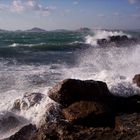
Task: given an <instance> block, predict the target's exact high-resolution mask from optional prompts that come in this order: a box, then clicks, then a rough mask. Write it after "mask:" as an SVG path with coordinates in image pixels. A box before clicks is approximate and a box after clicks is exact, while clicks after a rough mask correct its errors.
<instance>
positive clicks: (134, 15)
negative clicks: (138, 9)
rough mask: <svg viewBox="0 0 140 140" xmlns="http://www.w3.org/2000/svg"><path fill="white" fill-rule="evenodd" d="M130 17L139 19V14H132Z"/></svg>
mask: <svg viewBox="0 0 140 140" xmlns="http://www.w3.org/2000/svg"><path fill="white" fill-rule="evenodd" d="M132 17H134V18H136V19H140V14H133V15H132Z"/></svg>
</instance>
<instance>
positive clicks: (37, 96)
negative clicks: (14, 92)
mask: <svg viewBox="0 0 140 140" xmlns="http://www.w3.org/2000/svg"><path fill="white" fill-rule="evenodd" d="M43 98H44V95H43V94H41V93H25V94H24V96H23V98H22V99H17V100H15V102H14V105H13V108H12V110H19V111H20V110H21V109H22V110H27V109H28V108H30V107H32V106H34V105H35V104H39V103H40V101H41V100H42V99H43Z"/></svg>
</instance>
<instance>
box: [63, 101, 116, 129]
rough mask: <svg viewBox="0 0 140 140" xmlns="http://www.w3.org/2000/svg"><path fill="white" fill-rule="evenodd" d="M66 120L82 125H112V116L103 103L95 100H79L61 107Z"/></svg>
mask: <svg viewBox="0 0 140 140" xmlns="http://www.w3.org/2000/svg"><path fill="white" fill-rule="evenodd" d="M63 114H64V116H65V118H66V119H67V120H69V121H70V122H71V123H73V124H80V125H84V126H94V127H97V126H112V127H113V126H114V116H113V114H111V113H110V109H109V108H108V106H106V105H105V104H103V103H100V102H95V101H92V102H90V101H80V102H76V103H73V104H72V105H70V106H69V107H67V108H65V109H63Z"/></svg>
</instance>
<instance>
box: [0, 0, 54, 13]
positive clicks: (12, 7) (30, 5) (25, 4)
mask: <svg viewBox="0 0 140 140" xmlns="http://www.w3.org/2000/svg"><path fill="white" fill-rule="evenodd" d="M55 9H56V7H55V6H44V5H41V4H39V3H37V2H36V1H35V0H24V1H23V0H13V1H12V3H11V4H9V5H6V4H0V10H1V11H9V12H16V13H21V12H25V11H35V12H40V13H41V14H42V15H49V14H50V13H51V12H52V11H53V10H55Z"/></svg>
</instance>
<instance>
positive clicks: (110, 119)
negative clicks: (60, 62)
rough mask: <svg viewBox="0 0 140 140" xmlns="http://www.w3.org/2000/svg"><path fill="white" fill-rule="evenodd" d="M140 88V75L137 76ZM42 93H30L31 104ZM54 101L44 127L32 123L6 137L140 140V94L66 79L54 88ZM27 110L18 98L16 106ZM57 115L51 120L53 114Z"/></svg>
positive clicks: (17, 139) (51, 93)
mask: <svg viewBox="0 0 140 140" xmlns="http://www.w3.org/2000/svg"><path fill="white" fill-rule="evenodd" d="M133 82H134V83H135V84H136V85H137V86H138V87H140V86H139V85H140V84H139V83H140V75H136V76H135V77H134V78H133ZM42 96H43V95H42V94H40V93H32V94H26V95H25V96H24V98H28V101H29V102H30V105H31V106H33V105H34V102H40V100H41V99H42ZM48 96H49V97H50V98H51V99H52V100H54V101H55V102H56V103H57V104H58V108H55V106H54V105H53V104H52V105H51V106H50V108H49V110H47V111H49V115H48V113H47V112H46V114H45V115H46V116H45V121H44V123H43V124H41V125H40V126H35V125H33V124H28V125H27V126H24V127H23V128H22V129H20V130H19V131H18V132H17V133H16V134H14V135H13V136H11V137H9V138H7V139H5V140H75V139H76V140H81V139H86V140H93V139H96V140H139V139H140V94H138V95H133V96H130V97H120V96H116V95H113V94H112V93H111V92H110V91H109V89H108V87H107V84H106V83H105V82H102V81H94V80H85V81H82V80H77V79H66V80H64V81H62V82H60V83H58V84H56V85H55V86H54V87H52V88H51V89H50V90H49V92H48ZM21 107H22V108H24V109H27V105H26V103H24V101H23V100H22V101H20V100H17V101H16V102H15V104H14V107H13V109H17V110H19V109H20V108H21ZM52 116H53V117H54V119H53V120H51V118H50V117H52Z"/></svg>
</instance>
